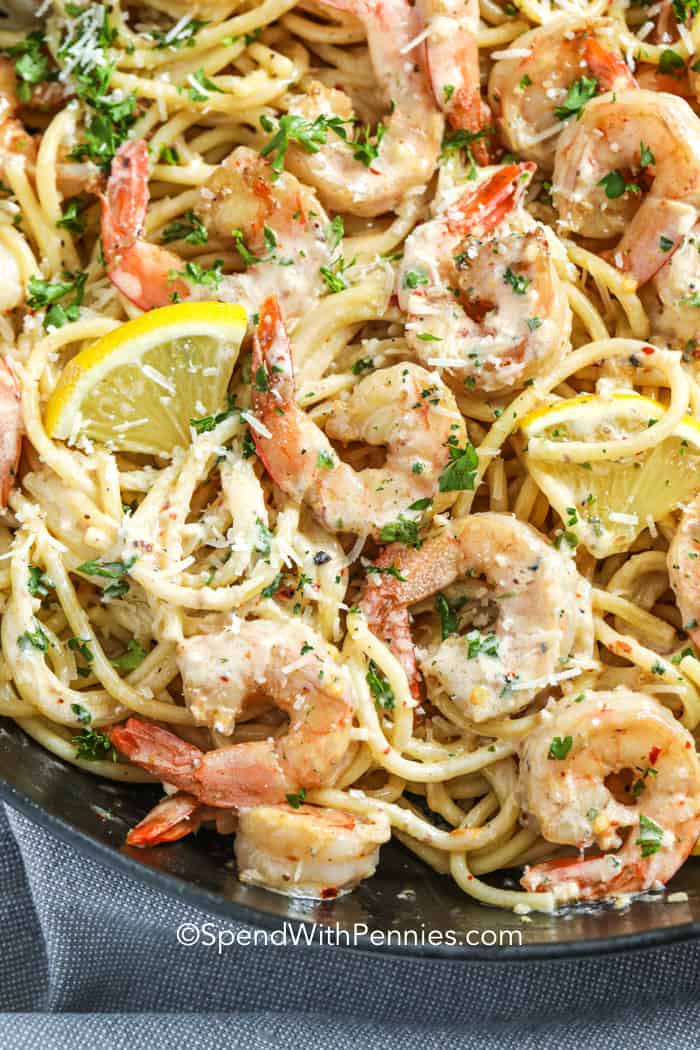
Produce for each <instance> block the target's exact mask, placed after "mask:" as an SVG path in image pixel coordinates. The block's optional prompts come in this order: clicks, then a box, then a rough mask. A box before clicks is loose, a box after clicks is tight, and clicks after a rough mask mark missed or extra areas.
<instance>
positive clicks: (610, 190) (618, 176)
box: [598, 169, 640, 201]
mask: <svg viewBox="0 0 700 1050" xmlns="http://www.w3.org/2000/svg"><path fill="white" fill-rule="evenodd" d="M598 185H599V186H602V187H603V189H604V190H605V196H606V197H607V198H608V200H611V201H614V200H617V198H618V197H622V196H623V195H624V194H625V193H627V192H628V191H629V192H631V193H639V192H640V190H639V186H638V185H637V183H636V182H628V181H627V179H626V178H625V176H624V175H623V174H622V172H621V171H618V170H617V169H615V170H614V171H609V172H608V174H607V175H604V176H603V178H602V179H601V180H600V182H599V183H598Z"/></svg>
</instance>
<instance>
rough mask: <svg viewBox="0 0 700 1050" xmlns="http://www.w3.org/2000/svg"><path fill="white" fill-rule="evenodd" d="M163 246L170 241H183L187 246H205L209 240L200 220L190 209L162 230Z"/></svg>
mask: <svg viewBox="0 0 700 1050" xmlns="http://www.w3.org/2000/svg"><path fill="white" fill-rule="evenodd" d="M162 239H163V244H170V243H171V242H172V241H185V242H186V243H187V244H206V243H207V241H208V240H209V232H208V230H207V228H206V226H205V225H204V223H203V222H202V220H201V219H200V218H199V217H198V216H197V215H195V213H194V212H193V211H192V209H190V210H189V211H186V212H185V214H184V215H183V216H182V219H178V220H176V221H175V222H171V223H170V225H169V226H166V227H165V229H164V230H163V237H162Z"/></svg>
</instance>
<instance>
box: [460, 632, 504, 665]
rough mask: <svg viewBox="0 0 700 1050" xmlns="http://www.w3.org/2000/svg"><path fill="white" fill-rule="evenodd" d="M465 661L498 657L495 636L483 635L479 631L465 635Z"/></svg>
mask: <svg viewBox="0 0 700 1050" xmlns="http://www.w3.org/2000/svg"><path fill="white" fill-rule="evenodd" d="M466 640H467V659H468V660H475V659H476V657H477V656H481V655H482V653H483V655H484V656H492V657H497V656H498V639H497V638H496V635H495V634H486V635H483V634H482V633H481V631H477V630H474V631H470V632H469V634H467V635H466Z"/></svg>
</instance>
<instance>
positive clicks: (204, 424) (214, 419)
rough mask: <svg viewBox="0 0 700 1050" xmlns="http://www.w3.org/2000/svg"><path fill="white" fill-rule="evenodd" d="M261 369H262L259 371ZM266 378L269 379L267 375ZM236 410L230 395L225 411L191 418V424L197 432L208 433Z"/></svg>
mask: <svg viewBox="0 0 700 1050" xmlns="http://www.w3.org/2000/svg"><path fill="white" fill-rule="evenodd" d="M260 370H261V369H259V370H258V371H260ZM263 371H264V370H263ZM265 379H266V380H267V376H266V377H265ZM236 411H237V409H236V407H235V405H234V404H233V399H232V397H231V396H230V395H229V401H228V408H225V409H224V410H223V412H218V413H217V414H216V415H215V416H202V418H201V419H191V420H190V426H191V427H192V429H193V430H194V431H195V433H196V434H208V433H209V431H210V430H214V428H215V427H217V426H218V425H219V423H223V421H224V420H225V419H228V418H229V417H230V416H232V415H233V414H234V412H236Z"/></svg>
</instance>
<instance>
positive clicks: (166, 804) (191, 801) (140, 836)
mask: <svg viewBox="0 0 700 1050" xmlns="http://www.w3.org/2000/svg"><path fill="white" fill-rule="evenodd" d="M203 810H204V807H203V806H202V805H201V804H200V803H199V802H198V801H197V799H196V798H195V797H194V796H193V795H186V794H185V793H184V792H183V791H178V792H177V793H176V794H174V795H166V796H165V798H164V799H162V801H160V802H159V803H158V804H157V805H156V806H154V807H153V809H152V810H151V811H150V813H147V814H146V816H145V817H144V818H143V820H141V821H139V823H138V824H137V825H136V827H135V828H132V829H131V831H130V832H129V834H128V835H127V836H126V842H127V845H129V846H156V845H158V843H161V842H176V841H177V839H181V838H184V836H185V835H190V834H191V833H192V832H195V831H198V830H199V826H200V824H201V823H202V819H201V818H202V814H203Z"/></svg>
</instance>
